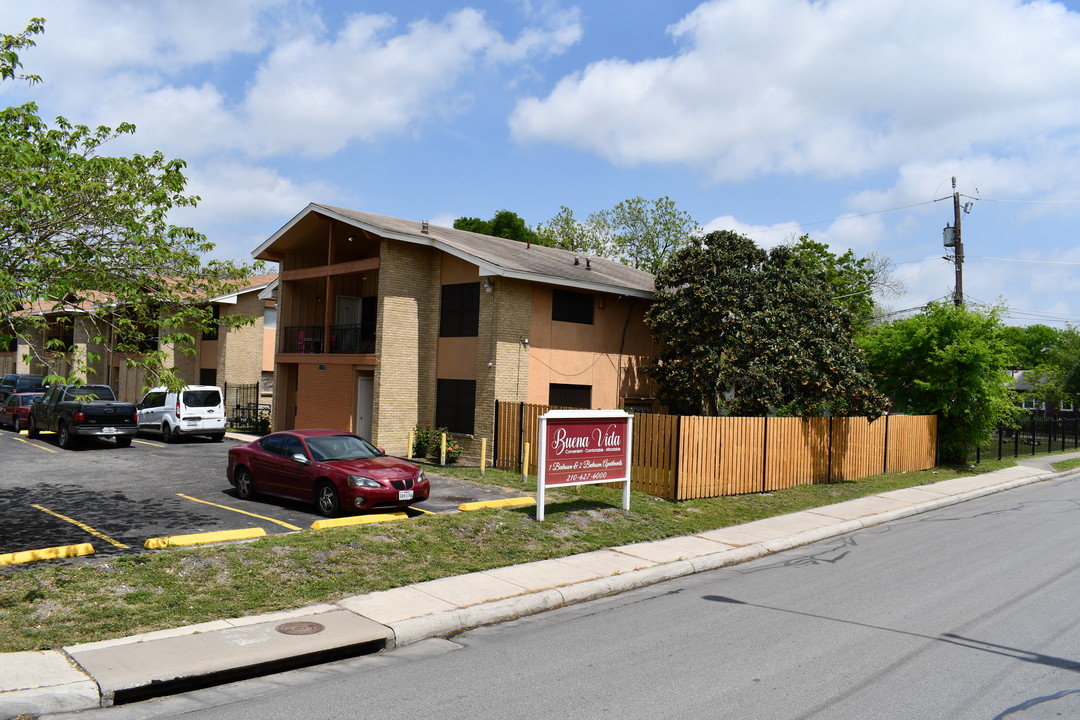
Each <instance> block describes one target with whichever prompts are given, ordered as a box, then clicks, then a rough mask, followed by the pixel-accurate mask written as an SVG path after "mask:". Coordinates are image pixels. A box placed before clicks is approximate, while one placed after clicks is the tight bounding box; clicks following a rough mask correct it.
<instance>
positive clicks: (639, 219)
mask: <svg viewBox="0 0 1080 720" xmlns="http://www.w3.org/2000/svg"><path fill="white" fill-rule="evenodd" d="M590 219H591V221H592V222H593V223H594V225H595V226H596V228H597V230H596V231H597V233H598V234H599V235H601V236H603V237H605V238H609V240H608V242H607V245H608V247H607V251H608V257H610V258H611V259H613V260H618V261H620V262H624V263H626V264H627V265H630V266H632V267H635V268H637V269H639V270H644V271H646V272H649V273H652V274H653V275H656V274H657V273H658V272H659V271H660V268H661V267H662V266H663V265H664V263H665V262H666V261H667V260H668V258H669V257H671V256H672V255H673V254H674V253H675V251H677V250H678V249H679V248H681V247H683V246H684V245H686V244H687V243H688V242H689V241H690V238H691V237H693V236H695V235H698V234H700V233H701V228H700V227H699V226H698V224H697V221H696V220H694V219H693V218H692V217H691V216H690V215H689V214H688V213H686V212H683V211H682V210H680V209H679V208H678V207H676V206H675V201H674V200H672V199H671V198H669V197H667V196H664V197H662V198H657V199H656V200H652V201H650V200H646V199H645V198H643V197H640V196H639V197H633V198H630V199H628V200H623V201H622V202H620V203H618V204H617V205H616V206H615V207H613V208H611V209H610V210H602V211H600V212H598V213H596V214H595V215H594V216H590Z"/></svg>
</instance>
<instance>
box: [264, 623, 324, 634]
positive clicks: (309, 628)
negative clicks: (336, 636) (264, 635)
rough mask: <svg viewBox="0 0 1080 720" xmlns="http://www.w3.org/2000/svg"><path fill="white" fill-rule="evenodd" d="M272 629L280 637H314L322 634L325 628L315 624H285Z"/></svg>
mask: <svg viewBox="0 0 1080 720" xmlns="http://www.w3.org/2000/svg"><path fill="white" fill-rule="evenodd" d="M274 629H275V630H277V631H278V632H279V633H281V634H282V635H314V634H315V633H318V632H322V631H323V630H325V629H326V627H325V626H323V625H320V624H319V623H317V622H287V623H282V624H281V625H278V626H277V627H276V628H274Z"/></svg>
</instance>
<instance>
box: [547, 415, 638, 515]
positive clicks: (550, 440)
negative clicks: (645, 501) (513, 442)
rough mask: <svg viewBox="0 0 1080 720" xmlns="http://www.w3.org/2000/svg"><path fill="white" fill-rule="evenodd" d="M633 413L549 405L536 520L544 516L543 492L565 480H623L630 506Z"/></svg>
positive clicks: (570, 482)
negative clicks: (551, 408) (563, 408)
mask: <svg viewBox="0 0 1080 720" xmlns="http://www.w3.org/2000/svg"><path fill="white" fill-rule="evenodd" d="M632 425H633V417H632V416H631V415H630V414H629V413H626V412H623V411H622V410H551V411H548V412H547V413H545V414H544V415H541V416H540V437H539V442H538V443H537V447H538V448H539V456H538V460H539V463H538V466H539V472H538V473H537V478H536V519H537V520H543V519H544V491H545V489H546V488H549V487H557V486H563V485H589V484H592V483H609V482H621V483H623V509H624V510H629V509H630V447H631V444H630V439H631V429H632Z"/></svg>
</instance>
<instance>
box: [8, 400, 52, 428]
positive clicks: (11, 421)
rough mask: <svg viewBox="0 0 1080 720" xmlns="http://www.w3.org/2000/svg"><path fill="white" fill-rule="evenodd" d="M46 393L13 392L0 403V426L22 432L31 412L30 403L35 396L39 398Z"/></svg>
mask: <svg viewBox="0 0 1080 720" xmlns="http://www.w3.org/2000/svg"><path fill="white" fill-rule="evenodd" d="M44 394H45V393H39V392H26V393H12V394H11V395H8V396H7V400H5V401H4V404H3V405H0V427H5V428H8V427H9V428H11V429H12V430H14V431H15V432H22V430H23V428H24V427H26V424H27V423H26V417H27V415H29V414H30V403H32V402H34V398H39V397H41V396H42V395H44Z"/></svg>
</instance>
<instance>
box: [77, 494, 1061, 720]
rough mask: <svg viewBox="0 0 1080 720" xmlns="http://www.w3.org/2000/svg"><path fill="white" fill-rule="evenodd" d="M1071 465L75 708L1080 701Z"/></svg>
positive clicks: (131, 712)
mask: <svg viewBox="0 0 1080 720" xmlns="http://www.w3.org/2000/svg"><path fill="white" fill-rule="evenodd" d="M1078 543H1080V480H1077V479H1062V480H1056V481H1051V482H1047V483H1042V484H1038V485H1033V486H1028V487H1024V488H1020V489H1016V490H1012V491H1009V492H1007V493H1001V494H998V495H993V496H988V497H985V498H982V499H979V500H975V501H971V502H968V503H964V504H961V505H957V506H953V507H950V508H946V509H943V510H939V511H935V512H931V513H926V514H923V515H919V516H915V517H912V518H908V519H904V520H899V521H896V522H893V523H889V524H887V525H883V526H879V527H875V528H872V529H867V530H864V531H860V532H857V533H853V534H850V535H846V536H842V537H838V538H833V539H831V540H827V541H822V542H820V543H817V544H814V545H810V546H806V547H802V548H798V549H795V550H791V551H788V552H785V553H780V554H777V555H773V556H771V557H768V558H762V559H761V560H759V561H755V562H750V563H745V564H743V565H738V566H734V567H731V568H725V569H722V570H717V571H713V572H709V573H703V574H700V575H696V576H692V577H688V578H683V579H680V580H677V581H672V582H667V583H663V584H660V585H655V586H652V587H649V588H644V589H642V590H638V591H634V592H629V593H625V594H622V595H618V596H615V597H611V598H607V599H604V600H601V601H595V602H590V603H585V604H581V605H576V606H573V607H569V608H564V609H562V610H559V611H554V612H549V613H544V614H541V615H536V616H532V617H528V618H524V619H522V620H518V621H514V622H510V623H503V624H501V625H497V626H491V627H487V628H481V629H478V630H474V631H471V632H469V633H466V634H464V635H461V636H458V637H455V638H452V639H451V640H450V641H446V640H429V641H425V642H423V643H420V644H418V645H416V646H412V647H407V648H403V649H402V650H398V651H394V652H391V653H386V654H383V655H378V656H372V657H367V658H360V659H356V660H351V661H346V662H340V663H332V664H328V665H324V666H320V667H317V668H311V669H307V670H299V671H295V672H290V673H283V674H280V675H276V676H271V677H266V678H261V679H257V680H251V681H248V682H243V683H236V684H233V685H229V686H222V687H218V688H213V689H210V690H205V691H198V692H193V693H188V694H186V695H179V696H175V697H171V698H165V699H162V700H159V701H155V702H151V703H141V704H138V705H132V706H121V707H117V708H112V709H108V710H102V711H94V712H92V713H87V715H88V716H90V717H98V716H101V717H105V718H109V719H110V720H122V719H126V718H150V717H178V716H180V715H182V716H183V717H184V718H185V719H186V720H201V719H202V718H208V719H209V718H214V719H215V720H249V719H250V720H255V719H258V720H263V719H264V718H268V717H319V718H325V719H328V720H332V719H335V718H342V719H344V718H350V719H351V718H376V717H377V718H380V719H386V720H394V719H395V718H401V719H402V720H405V719H408V720H413V719H415V718H427V717H439V718H440V720H458V719H461V720H466V719H468V720H474V719H483V718H492V719H496V718H497V719H499V720H507V719H512V718H544V717H557V718H560V719H565V718H588V719H589V720H594V719H596V718H608V717H613V718H619V720H645V719H646V718H647V719H648V720H656V718H738V719H740V720H752V719H756V718H763V719H764V718H767V719H769V720H778V719H786V718H815V719H827V720H855V719H858V720H865V719H866V718H875V720H878V719H882V718H897V719H900V718H903V719H904V720H910V718H943V719H944V718H947V719H949V720H967V719H969V718H972V719H974V718H1010V719H1012V720H1031V719H1033V718H1049V717H1080V631H1078V628H1077V624H1078V622H1080V616H1078V614H1077V612H1076V599H1077V597H1080V572H1078V570H1080V555H1078V554H1077V553H1076V551H1075V549H1074V548H1075V547H1076V546H1077V545H1078Z"/></svg>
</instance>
